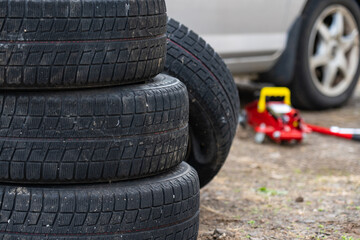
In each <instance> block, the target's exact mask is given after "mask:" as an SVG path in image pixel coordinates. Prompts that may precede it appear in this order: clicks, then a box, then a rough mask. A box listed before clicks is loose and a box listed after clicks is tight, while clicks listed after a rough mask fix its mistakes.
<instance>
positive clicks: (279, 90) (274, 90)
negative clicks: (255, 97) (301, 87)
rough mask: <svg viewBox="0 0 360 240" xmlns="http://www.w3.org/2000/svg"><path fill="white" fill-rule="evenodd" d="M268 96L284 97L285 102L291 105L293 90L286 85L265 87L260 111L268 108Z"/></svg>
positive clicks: (261, 97)
mask: <svg viewBox="0 0 360 240" xmlns="http://www.w3.org/2000/svg"><path fill="white" fill-rule="evenodd" d="M266 97H284V103H285V104H287V105H289V106H291V92H290V89H288V88H286V87H264V88H263V89H261V92H260V99H259V103H258V112H259V113H263V112H264V111H265V110H266Z"/></svg>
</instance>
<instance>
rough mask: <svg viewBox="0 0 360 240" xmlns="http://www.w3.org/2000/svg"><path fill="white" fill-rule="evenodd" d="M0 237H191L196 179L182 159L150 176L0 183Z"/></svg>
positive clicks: (37, 239) (196, 214) (194, 224)
mask: <svg viewBox="0 0 360 240" xmlns="http://www.w3.org/2000/svg"><path fill="white" fill-rule="evenodd" d="M0 196H1V198H0V199H1V202H0V212H1V217H0V239H24V240H30V239H31V240H40V239H42V240H43V239H94V240H95V239H104V240H105V239H119V240H120V239H122V240H130V239H131V240H137V239H165V238H166V239H169V240H176V239H193V240H195V239H196V237H197V233H198V226H199V180H198V176H197V173H196V171H195V170H194V169H192V168H191V167H190V166H189V165H188V164H186V163H182V164H181V165H180V166H179V167H177V168H175V169H174V170H172V171H170V172H168V173H166V174H163V175H159V176H156V177H152V178H145V179H142V180H135V181H128V182H119V183H113V184H96V185H82V186H81V185H73V186H56V187H44V186H43V187H36V186H29V187H24V186H23V187H17V186H14V185H11V186H6V185H0Z"/></svg>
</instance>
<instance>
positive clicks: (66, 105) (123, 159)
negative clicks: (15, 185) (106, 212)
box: [0, 75, 189, 183]
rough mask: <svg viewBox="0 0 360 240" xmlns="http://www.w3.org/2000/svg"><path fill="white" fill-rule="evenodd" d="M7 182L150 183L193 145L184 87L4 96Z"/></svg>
mask: <svg viewBox="0 0 360 240" xmlns="http://www.w3.org/2000/svg"><path fill="white" fill-rule="evenodd" d="M0 103H1V104H0V106H1V108H0V180H1V181H3V182H4V181H6V182H27V183H29V182H34V183H64V182H68V183H74V182H98V181H108V180H125V179H131V178H138V177H144V176H148V175H152V174H157V173H159V172H162V171H165V170H166V169H169V168H172V167H174V166H176V165H177V164H179V163H180V162H181V161H182V160H183V159H184V157H185V155H186V152H187V142H188V117H189V106H188V95H187V91H186V87H185V85H184V84H183V83H181V82H180V81H178V80H177V79H175V78H172V77H170V76H167V75H159V76H158V77H156V78H155V79H154V80H153V81H152V82H149V83H147V84H139V85H131V86H124V87H114V88H103V89H95V90H81V91H80V90H79V91H54V92H50V91H49V92H43V93H39V92H6V93H5V92H2V93H0Z"/></svg>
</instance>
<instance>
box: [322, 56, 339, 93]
mask: <svg viewBox="0 0 360 240" xmlns="http://www.w3.org/2000/svg"><path fill="white" fill-rule="evenodd" d="M336 65H337V64H334V63H333V62H330V63H329V64H327V65H326V67H325V69H324V78H323V86H324V87H325V88H326V89H331V86H332V85H333V83H334V82H335V79H336V75H337V71H338V68H337V66H336Z"/></svg>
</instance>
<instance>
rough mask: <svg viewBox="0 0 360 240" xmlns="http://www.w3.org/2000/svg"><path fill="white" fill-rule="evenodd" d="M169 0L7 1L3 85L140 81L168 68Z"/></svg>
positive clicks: (1, 5) (0, 65) (0, 6)
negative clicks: (167, 26)
mask: <svg viewBox="0 0 360 240" xmlns="http://www.w3.org/2000/svg"><path fill="white" fill-rule="evenodd" d="M166 20H167V16H166V7H165V2H164V0H131V1H129V0H102V1H97V0H79V1H72V0H17V1H4V0H3V1H0V39H1V44H0V88H1V89H17V90H18V89H39V88H45V89H48V88H84V87H95V86H109V85H121V84H127V83H136V82H141V81H144V79H149V78H151V77H154V76H155V75H157V74H158V73H160V72H162V70H163V67H164V61H165V60H164V58H165V55H166V37H165V33H166Z"/></svg>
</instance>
